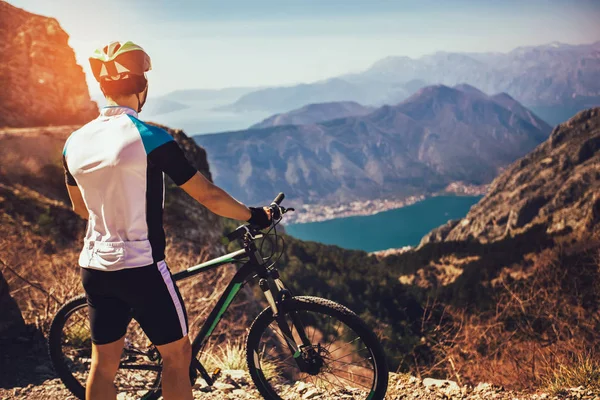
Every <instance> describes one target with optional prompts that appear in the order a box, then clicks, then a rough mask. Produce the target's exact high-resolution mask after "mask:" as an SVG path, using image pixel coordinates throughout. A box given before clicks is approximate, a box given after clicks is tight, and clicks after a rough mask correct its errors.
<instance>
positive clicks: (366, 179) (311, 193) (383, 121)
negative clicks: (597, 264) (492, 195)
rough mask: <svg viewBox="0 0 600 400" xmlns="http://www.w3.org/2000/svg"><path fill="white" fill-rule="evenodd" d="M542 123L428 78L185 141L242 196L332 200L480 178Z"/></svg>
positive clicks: (539, 136) (504, 103)
mask: <svg viewBox="0 0 600 400" xmlns="http://www.w3.org/2000/svg"><path fill="white" fill-rule="evenodd" d="M507 107H508V108H507ZM549 132H550V127H549V126H548V125H547V124H545V123H544V122H543V121H541V120H540V119H539V118H537V117H535V115H533V114H532V113H531V112H529V111H528V110H526V109H525V108H524V107H522V106H521V105H519V104H518V103H517V102H516V101H514V100H512V99H510V98H509V97H508V96H496V97H490V96H487V95H485V94H484V93H482V92H480V91H478V90H477V89H475V88H471V87H470V86H469V87H467V86H460V87H457V88H449V87H446V86H442V85H438V86H430V87H427V88H424V89H422V90H420V91H419V92H417V93H416V94H415V95H413V96H412V97H410V98H409V99H407V100H406V101H404V102H402V103H400V104H398V105H395V106H384V107H381V108H379V109H377V110H375V111H373V112H372V113H370V114H368V115H365V116H359V117H347V118H340V119H336V120H332V121H327V122H321V123H317V124H312V125H302V126H276V127H272V128H266V129H252V130H246V131H238V132H228V133H221V134H218V135H201V136H195V140H196V141H197V142H198V143H199V144H200V145H202V146H203V147H205V148H206V149H207V151H208V154H209V160H210V163H211V165H212V167H213V174H214V177H215V181H216V182H217V183H218V184H219V185H222V186H223V187H224V188H225V189H226V190H228V191H229V192H231V193H232V194H233V195H234V196H236V197H238V198H239V199H241V200H242V201H248V202H251V203H257V202H261V201H266V200H268V198H267V196H268V195H267V194H268V193H274V192H277V191H279V190H281V191H284V192H285V193H286V195H287V196H288V198H289V199H293V200H296V202H298V203H300V202H302V203H313V204H314V203H318V204H325V203H331V204H339V203H345V202H349V201H352V200H372V199H380V198H394V197H396V198H401V197H405V196H410V195H415V194H426V193H431V192H436V191H442V190H444V188H445V187H446V186H447V185H448V184H450V183H452V182H457V181H459V182H464V183H467V184H476V185H479V184H483V183H488V182H490V181H491V180H492V179H493V178H494V177H495V176H496V175H497V172H498V171H499V169H501V168H503V167H505V166H506V165H508V164H509V163H511V162H512V161H514V160H515V159H517V158H519V157H521V156H523V155H525V154H526V153H527V152H528V151H530V150H531V149H533V148H534V147H535V146H537V145H538V144H539V143H541V142H542V141H543V140H545V139H546V138H547V135H548V134H549Z"/></svg>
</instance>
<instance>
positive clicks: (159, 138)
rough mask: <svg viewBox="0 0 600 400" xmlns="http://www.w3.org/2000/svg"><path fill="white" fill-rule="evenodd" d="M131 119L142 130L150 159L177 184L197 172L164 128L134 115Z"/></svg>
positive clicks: (141, 133) (185, 180) (179, 184)
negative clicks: (149, 123) (142, 120)
mask: <svg viewBox="0 0 600 400" xmlns="http://www.w3.org/2000/svg"><path fill="white" fill-rule="evenodd" d="M131 120H132V121H133V123H134V124H135V125H136V127H137V129H138V131H139V132H140V135H141V137H142V142H143V143H144V149H145V150H146V154H147V155H148V160H149V161H150V162H151V163H152V164H154V165H156V166H157V167H159V168H160V169H161V170H162V171H163V172H164V173H165V174H167V175H169V177H170V178H171V179H172V180H173V182H175V184H176V185H178V186H181V185H183V184H184V183H186V182H187V181H189V180H190V179H191V178H192V176H194V175H195V174H196V168H194V167H193V166H192V165H191V164H190V162H189V161H188V160H187V158H185V154H184V153H183V150H181V148H180V147H179V145H178V144H177V142H176V141H175V139H173V137H172V136H171V135H169V134H168V133H167V132H166V131H165V130H164V129H161V128H158V127H156V126H152V125H147V124H145V123H143V122H141V121H140V120H138V119H137V118H134V117H131Z"/></svg>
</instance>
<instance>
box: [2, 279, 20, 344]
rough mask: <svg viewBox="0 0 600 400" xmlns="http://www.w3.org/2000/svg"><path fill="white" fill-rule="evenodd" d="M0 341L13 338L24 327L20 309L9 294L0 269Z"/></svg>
mask: <svg viewBox="0 0 600 400" xmlns="http://www.w3.org/2000/svg"><path fill="white" fill-rule="evenodd" d="M0 310H2V312H0V341H2V340H8V339H13V338H15V337H17V336H18V334H19V333H20V332H22V331H23V330H24V329H25V322H24V321H23V316H22V315H21V310H19V306H17V303H16V302H15V300H14V299H13V298H12V297H11V296H10V290H9V287H8V282H6V279H4V276H3V275H2V271H1V270H0Z"/></svg>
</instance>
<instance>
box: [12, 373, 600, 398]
mask: <svg viewBox="0 0 600 400" xmlns="http://www.w3.org/2000/svg"><path fill="white" fill-rule="evenodd" d="M288 389H289V391H290V393H291V396H290V399H298V400H309V399H323V400H342V399H348V400H350V399H359V397H355V396H353V395H352V389H346V390H343V391H340V392H338V393H336V394H335V395H333V396H332V395H323V394H322V393H319V391H318V390H317V389H316V388H315V387H313V386H311V385H310V384H303V383H297V384H296V385H294V386H291V387H289V388H288ZM0 398H1V399H28V400H42V399H43V400H46V399H65V400H75V397H74V396H72V395H71V394H70V393H69V391H68V390H67V389H65V387H64V386H63V385H62V383H61V381H60V380H59V379H56V378H55V379H48V380H46V381H44V382H43V383H42V384H39V385H34V384H30V385H27V386H25V387H16V388H12V389H0ZM134 398H136V397H135V396H130V395H125V394H124V393H121V394H119V396H118V397H117V399H118V400H129V399H134ZM360 398H361V399H363V400H364V397H360ZM194 399H202V400H224V399H230V400H250V399H252V400H254V399H257V400H258V399H262V397H260V395H259V394H258V392H257V391H256V389H254V387H253V385H252V383H251V381H250V377H249V376H248V375H247V374H246V373H245V372H243V371H224V372H223V377H222V378H221V381H219V382H217V383H216V384H215V386H213V387H212V388H207V387H205V386H203V385H196V386H195V388H194ZM386 399H390V400H392V399H393V400H412V399H422V400H444V399H446V400H455V399H456V400H459V399H460V400H467V399H468V400H488V399H494V400H543V399H545V400H555V399H557V400H558V399H560V400H600V393H593V392H592V391H591V390H586V389H584V388H573V389H570V390H568V391H566V392H565V393H564V394H563V395H561V396H551V395H549V394H547V393H538V394H523V393H516V392H511V391H506V390H503V389H502V388H497V387H493V386H491V385H489V384H486V383H481V384H479V385H477V386H476V387H470V386H463V387H459V386H458V385H457V384H456V383H455V382H452V381H444V380H436V379H429V378H426V379H423V380H421V379H418V378H415V377H411V376H406V375H398V374H390V384H389V390H388V396H387V397H386Z"/></svg>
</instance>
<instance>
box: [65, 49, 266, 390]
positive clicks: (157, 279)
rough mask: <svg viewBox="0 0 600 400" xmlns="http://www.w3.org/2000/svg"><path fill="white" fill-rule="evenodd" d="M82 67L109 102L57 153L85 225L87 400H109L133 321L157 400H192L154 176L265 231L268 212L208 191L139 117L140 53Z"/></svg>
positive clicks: (168, 140)
mask: <svg viewBox="0 0 600 400" xmlns="http://www.w3.org/2000/svg"><path fill="white" fill-rule="evenodd" d="M89 60H90V65H91V67H92V72H93V74H94V77H95V78H96V80H97V81H98V82H99V83H100V88H101V90H102V92H103V93H104V95H105V97H106V100H107V104H108V105H107V106H106V107H104V108H103V109H102V110H101V112H100V116H99V117H98V118H96V119H95V120H93V121H91V122H89V123H88V124H86V125H85V126H83V127H82V128H80V129H78V130H77V131H75V132H73V133H72V134H71V136H70V137H69V139H68V140H67V142H66V143H65V147H64V150H63V164H64V169H65V177H66V184H67V189H68V192H69V196H70V198H71V202H72V205H73V210H74V211H75V212H76V213H77V214H79V215H80V216H81V217H83V218H85V219H87V220H88V225H87V231H86V235H85V239H84V246H83V249H82V251H81V254H80V257H79V265H80V266H81V267H82V268H81V278H82V283H83V287H84V289H85V292H86V296H87V302H88V310H89V315H90V324H91V332H92V342H93V345H92V364H91V370H90V374H89V377H88V380H87V385H86V398H87V399H92V400H97V399H115V398H116V393H115V386H114V384H113V382H114V379H115V376H116V373H117V369H118V366H119V361H120V356H121V352H122V349H123V345H124V336H125V333H126V330H127V325H128V323H129V321H130V320H131V318H132V317H135V319H136V320H137V321H138V322H139V324H140V326H141V327H142V329H143V330H144V332H145V334H146V335H147V336H148V338H149V339H150V340H151V341H152V343H154V344H155V345H156V347H157V348H158V351H159V352H160V354H161V357H162V360H163V375H162V392H163V396H164V398H165V399H166V400H174V399H192V390H191V385H190V380H189V378H188V377H189V375H188V371H189V366H190V362H191V345H190V341H189V339H188V335H187V333H188V322H187V316H186V311H185V307H184V304H183V300H182V298H181V295H180V293H179V290H178V288H177V286H176V285H175V283H174V282H173V281H172V279H171V273H170V271H169V268H168V267H167V264H166V263H165V254H164V251H165V234H164V230H163V226H162V213H163V206H164V203H163V194H164V189H165V186H164V182H163V173H165V174H167V175H168V176H169V177H170V178H171V179H172V180H173V181H174V182H175V183H176V184H177V185H178V186H180V187H181V188H182V189H183V190H185V191H186V192H187V193H188V194H189V195H190V196H192V197H193V198H194V199H196V200H197V201H198V202H200V203H201V204H203V205H204V206H206V207H207V208H208V209H209V210H211V211H212V212H214V213H216V214H218V215H221V216H224V217H228V218H233V219H236V220H245V221H249V222H250V223H252V224H255V225H258V226H261V227H266V226H268V225H269V224H270V219H271V217H270V211H269V209H268V208H267V207H265V208H254V207H250V208H248V207H246V206H245V205H244V204H242V203H240V202H238V201H237V200H235V199H234V198H233V197H231V196H230V195H228V194H227V193H226V192H225V191H223V190H222V189H220V188H219V187H217V186H215V185H214V184H212V183H211V182H210V181H209V180H207V179H206V178H205V177H204V176H203V175H202V174H201V173H199V172H198V171H196V169H195V168H194V167H192V166H191V165H190V163H189V162H188V161H187V160H186V158H185V156H184V154H183V151H182V150H181V149H180V148H179V146H178V145H177V143H176V142H175V141H174V140H173V138H172V137H171V136H170V135H169V134H168V133H167V132H166V131H164V130H162V129H159V128H157V127H154V126H152V125H148V124H146V123H144V122H142V121H140V120H139V119H138V113H139V112H140V111H141V110H142V106H143V105H144V103H145V102H146V97H147V94H148V81H147V79H146V72H147V71H149V70H150V69H151V63H150V57H149V56H148V54H147V53H146V52H145V51H144V50H143V49H142V48H141V47H140V46H138V45H136V44H134V43H132V42H112V43H110V44H108V45H107V46H105V47H103V48H100V49H98V50H96V51H95V52H94V54H93V55H92V56H91V57H90V59H89Z"/></svg>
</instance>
